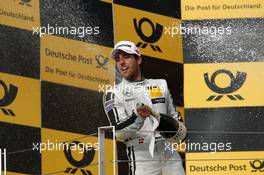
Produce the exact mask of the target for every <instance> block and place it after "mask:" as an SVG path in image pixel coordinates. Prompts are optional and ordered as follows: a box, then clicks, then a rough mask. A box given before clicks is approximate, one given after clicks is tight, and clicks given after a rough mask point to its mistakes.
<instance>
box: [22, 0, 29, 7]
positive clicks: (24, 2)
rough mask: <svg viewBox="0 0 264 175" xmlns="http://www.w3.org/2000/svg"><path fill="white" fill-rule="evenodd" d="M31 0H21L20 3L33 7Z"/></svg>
mask: <svg viewBox="0 0 264 175" xmlns="http://www.w3.org/2000/svg"><path fill="white" fill-rule="evenodd" d="M30 2H31V0H20V2H19V4H20V5H26V6H28V7H31V4H30Z"/></svg>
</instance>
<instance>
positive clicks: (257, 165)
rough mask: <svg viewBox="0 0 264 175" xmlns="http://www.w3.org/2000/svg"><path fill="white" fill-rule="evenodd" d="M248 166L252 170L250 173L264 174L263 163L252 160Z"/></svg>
mask: <svg viewBox="0 0 264 175" xmlns="http://www.w3.org/2000/svg"><path fill="white" fill-rule="evenodd" d="M250 166H251V167H252V168H253V170H252V171H251V172H257V171H259V172H264V161H260V160H254V161H250Z"/></svg>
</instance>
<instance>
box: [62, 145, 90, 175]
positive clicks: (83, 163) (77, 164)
mask: <svg viewBox="0 0 264 175" xmlns="http://www.w3.org/2000/svg"><path fill="white" fill-rule="evenodd" d="M74 145H75V146H78V148H81V149H82V150H83V158H82V159H81V160H75V159H74V157H73V156H72V150H71V147H72V146H74ZM64 146H65V148H64V155H65V157H66V159H67V160H68V162H69V163H70V164H71V165H72V166H74V167H68V168H67V169H66V170H65V171H64V173H67V174H76V173H77V172H78V170H80V172H81V173H82V174H83V175H92V173H91V171H89V170H87V169H85V167H87V166H88V165H89V164H90V163H91V162H92V161H93V159H94V155H95V150H94V148H93V149H91V150H87V149H86V148H85V146H84V144H82V143H81V142H79V141H73V142H71V143H70V144H68V145H64Z"/></svg>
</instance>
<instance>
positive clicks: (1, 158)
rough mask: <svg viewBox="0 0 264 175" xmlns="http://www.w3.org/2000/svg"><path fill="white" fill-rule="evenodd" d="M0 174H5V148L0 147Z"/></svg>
mask: <svg viewBox="0 0 264 175" xmlns="http://www.w3.org/2000/svg"><path fill="white" fill-rule="evenodd" d="M2 155H3V156H2ZM2 166H3V167H2ZM2 173H3V174H2ZM0 175H6V149H1V148H0Z"/></svg>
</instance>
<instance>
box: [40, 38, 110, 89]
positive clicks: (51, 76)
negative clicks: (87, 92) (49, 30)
mask: <svg viewBox="0 0 264 175" xmlns="http://www.w3.org/2000/svg"><path fill="white" fill-rule="evenodd" d="M110 51H111V49H110V48H107V47H104V46H99V45H96V44H89V43H84V42H80V41H74V40H70V39H65V38H61V37H56V36H51V35H44V36H42V37H41V78H42V79H43V80H46V81H51V82H55V83H61V84H66V85H72V86H76V87H81V88H86V89H92V90H95V91H100V88H101V87H103V86H105V85H109V84H113V83H114V80H115V63H114V60H113V59H110V58H109V54H110Z"/></svg>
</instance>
